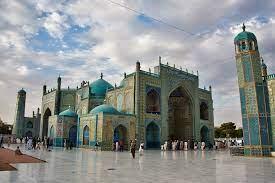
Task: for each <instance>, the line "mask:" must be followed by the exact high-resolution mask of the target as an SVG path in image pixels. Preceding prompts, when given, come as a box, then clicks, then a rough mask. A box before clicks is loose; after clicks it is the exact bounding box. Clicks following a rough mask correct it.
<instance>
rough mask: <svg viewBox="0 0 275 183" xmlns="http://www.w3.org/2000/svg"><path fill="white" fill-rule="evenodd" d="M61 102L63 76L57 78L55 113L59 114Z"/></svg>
mask: <svg viewBox="0 0 275 183" xmlns="http://www.w3.org/2000/svg"><path fill="white" fill-rule="evenodd" d="M60 102H61V77H60V75H59V76H58V78H57V90H56V96H55V111H54V114H55V115H58V114H59V113H60Z"/></svg>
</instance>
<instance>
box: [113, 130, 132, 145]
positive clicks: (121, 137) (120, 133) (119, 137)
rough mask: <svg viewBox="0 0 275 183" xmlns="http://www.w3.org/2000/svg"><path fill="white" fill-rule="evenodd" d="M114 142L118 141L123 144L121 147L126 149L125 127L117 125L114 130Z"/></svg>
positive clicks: (126, 136) (126, 135)
mask: <svg viewBox="0 0 275 183" xmlns="http://www.w3.org/2000/svg"><path fill="white" fill-rule="evenodd" d="M113 141H114V142H119V144H122V145H123V149H124V150H127V149H128V134H127V128H126V127H125V126H123V125H118V126H117V127H116V128H115V130H114V139H113Z"/></svg>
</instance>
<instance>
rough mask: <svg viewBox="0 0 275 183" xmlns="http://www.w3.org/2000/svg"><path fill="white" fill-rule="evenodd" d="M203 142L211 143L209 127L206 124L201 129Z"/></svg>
mask: <svg viewBox="0 0 275 183" xmlns="http://www.w3.org/2000/svg"><path fill="white" fill-rule="evenodd" d="M200 135H201V142H205V144H206V145H207V144H208V143H209V129H208V128H207V127H206V126H202V127H201V130H200Z"/></svg>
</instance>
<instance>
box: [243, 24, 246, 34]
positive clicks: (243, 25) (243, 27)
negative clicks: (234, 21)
mask: <svg viewBox="0 0 275 183" xmlns="http://www.w3.org/2000/svg"><path fill="white" fill-rule="evenodd" d="M245 28H246V27H245V25H244V23H243V27H242V29H243V32H244V31H245Z"/></svg>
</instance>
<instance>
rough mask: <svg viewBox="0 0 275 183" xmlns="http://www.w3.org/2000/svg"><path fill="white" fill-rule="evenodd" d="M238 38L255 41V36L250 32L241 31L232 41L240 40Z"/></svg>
mask: <svg viewBox="0 0 275 183" xmlns="http://www.w3.org/2000/svg"><path fill="white" fill-rule="evenodd" d="M240 40H254V41H257V38H256V36H255V35H254V34H253V33H252V32H247V31H243V32H241V33H239V34H238V35H237V36H236V37H235V39H234V42H237V41H240Z"/></svg>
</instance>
